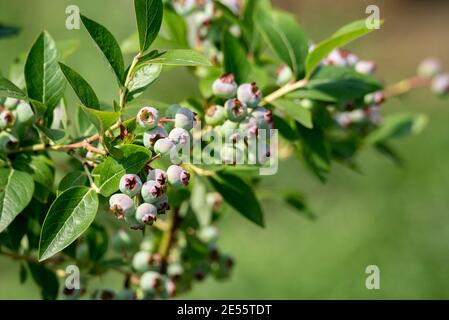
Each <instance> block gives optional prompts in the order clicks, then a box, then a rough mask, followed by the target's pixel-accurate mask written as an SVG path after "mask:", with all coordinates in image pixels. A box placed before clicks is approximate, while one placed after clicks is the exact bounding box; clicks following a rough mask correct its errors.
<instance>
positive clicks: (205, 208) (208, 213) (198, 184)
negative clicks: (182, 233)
mask: <svg viewBox="0 0 449 320" xmlns="http://www.w3.org/2000/svg"><path fill="white" fill-rule="evenodd" d="M190 205H191V206H192V210H193V212H195V215H196V218H197V220H198V222H199V224H200V225H201V226H203V227H204V226H208V225H210V223H211V221H212V206H211V205H210V204H209V203H208V201H207V185H206V181H205V180H204V178H201V177H199V176H198V177H196V179H195V184H194V185H193V188H192V195H191V196H190Z"/></svg>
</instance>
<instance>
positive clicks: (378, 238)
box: [0, 0, 449, 299]
mask: <svg viewBox="0 0 449 320" xmlns="http://www.w3.org/2000/svg"><path fill="white" fill-rule="evenodd" d="M275 3H277V5H279V6H280V7H282V8H285V9H288V10H289V11H291V12H293V13H295V14H296V15H297V17H298V20H299V21H300V22H301V24H302V25H303V27H304V29H305V30H306V31H307V32H308V33H309V34H310V35H311V36H312V37H313V38H314V39H315V40H321V39H323V38H325V37H326V36H328V35H330V34H331V33H332V32H333V31H335V30H336V28H338V27H339V26H341V25H343V24H345V23H347V22H349V21H351V20H354V19H358V18H362V17H364V16H365V8H366V6H367V5H369V4H377V5H378V6H379V7H380V12H381V17H382V18H384V19H386V23H385V26H384V27H383V28H382V29H381V30H380V31H379V32H376V33H374V34H373V35H370V36H368V37H366V38H364V39H361V40H359V41H358V42H356V43H354V44H352V45H351V46H349V49H351V50H353V51H355V53H357V54H358V55H360V56H361V57H363V58H365V59H373V60H376V61H377V62H378V64H379V72H378V74H379V76H380V77H381V78H382V79H384V80H385V81H386V82H388V83H392V82H395V81H397V80H400V79H402V78H404V77H407V76H410V75H413V74H414V72H415V69H416V65H417V64H418V63H419V62H420V60H421V59H422V58H424V57H426V56H429V55H430V56H436V57H440V58H441V59H442V60H443V63H444V66H445V67H446V69H449V42H448V41H447V30H449V3H448V2H447V1H410V0H408V1H407V0H395V1H391V0H390V1H387V0H384V1H361V0H344V1H343V0H340V1H338V2H337V1H331V0H277V1H275ZM69 4H76V5H78V6H79V7H80V8H81V11H82V12H84V13H85V14H86V15H88V16H90V17H93V18H95V19H96V20H98V21H99V22H100V23H103V24H105V25H106V26H107V27H108V28H109V29H110V30H111V31H112V32H113V33H114V35H115V36H116V37H117V38H118V39H120V40H123V39H124V38H125V37H126V36H128V35H129V34H130V33H131V32H133V31H134V29H135V22H134V13H133V5H132V1H131V0H114V1H112V0H109V1H106V0H99V1H88V0H60V1H54V0H45V1H44V0H39V1H32V0H28V1H26V0H16V1H9V0H0V21H1V22H3V23H7V24H13V25H17V26H20V27H22V28H23V31H22V33H21V34H20V36H19V37H16V38H12V39H10V40H2V41H0V68H1V69H2V70H3V71H6V70H7V67H8V65H9V63H11V62H12V60H13V59H14V57H16V56H17V55H19V54H20V53H22V52H24V51H27V50H28V49H29V48H30V46H31V44H32V43H33V42H34V40H35V38H36V37H37V35H38V34H39V32H40V31H41V30H42V29H47V30H48V31H49V32H50V33H51V34H52V35H53V36H54V37H55V38H56V39H57V40H61V39H68V38H79V39H80V40H81V48H80V49H79V50H78V51H77V52H76V54H74V55H73V56H71V57H70V58H69V60H68V61H67V62H68V64H69V65H71V66H73V67H75V69H77V70H78V71H79V72H80V73H81V74H82V75H84V76H85V77H86V78H87V80H88V81H89V82H90V83H91V84H92V85H93V87H94V88H95V89H96V90H97V91H98V94H99V96H100V97H101V98H102V100H105V101H108V100H109V101H110V99H112V98H113V97H114V96H115V95H116V92H115V88H114V85H115V83H114V79H113V76H112V73H110V72H109V71H108V70H107V67H106V65H105V64H104V63H103V62H102V60H101V57H100V55H99V54H98V53H97V52H96V49H95V48H94V46H93V43H92V41H90V40H89V39H88V35H87V33H86V32H85V30H82V29H81V30H75V31H68V30H66V29H65V18H66V15H65V8H66V6H67V5H69ZM175 77H176V78H175ZM174 84H175V85H174ZM196 90H197V89H196V83H195V80H194V79H192V78H191V77H190V76H189V75H188V74H187V73H186V72H183V71H179V70H178V71H170V72H168V73H164V75H163V76H162V77H161V78H160V79H159V80H158V82H157V83H156V84H155V85H154V86H152V87H151V89H150V90H149V91H148V92H147V93H146V96H147V97H151V98H155V99H161V100H162V99H164V101H167V102H173V103H174V102H179V101H180V100H182V98H183V97H185V96H187V95H189V96H191V95H192V94H193V93H195V92H196ZM68 91H70V90H68ZM448 104H449V103H448V100H439V99H437V98H434V97H433V96H432V95H431V94H430V93H429V92H428V91H426V90H422V91H418V92H416V93H413V94H410V95H408V96H407V97H404V98H401V99H394V100H391V101H389V102H388V103H386V104H385V105H384V106H383V108H384V110H383V112H384V113H385V114H387V113H392V112H398V111H413V112H425V113H427V114H428V115H429V117H430V125H429V127H428V128H427V129H426V130H425V132H424V133H423V134H421V135H420V136H418V137H413V138H409V139H406V140H402V141H398V142H396V143H395V145H396V146H397V147H398V150H399V151H400V152H401V154H402V156H403V158H404V159H405V160H406V162H405V165H404V167H402V168H398V167H396V166H395V165H393V164H392V163H390V162H389V161H388V160H385V159H384V158H381V157H380V156H379V155H377V154H376V153H374V152H372V151H365V152H364V153H363V154H362V155H361V157H360V159H359V163H360V167H361V168H362V173H361V174H358V173H355V172H353V171H350V170H348V169H347V168H344V167H342V166H339V165H334V168H333V173H332V174H331V176H330V178H329V182H328V183H327V184H325V185H323V184H321V183H320V182H319V181H317V179H315V177H313V176H311V174H310V173H309V172H308V171H307V170H306V169H305V168H304V166H303V165H302V164H301V163H298V162H297V161H295V160H291V161H288V162H285V163H282V164H281V165H280V170H279V173H278V175H276V176H273V177H269V178H267V179H266V180H265V181H264V183H263V189H264V190H266V191H268V192H276V190H280V189H284V188H285V187H289V186H293V187H294V188H296V189H297V190H298V191H300V192H303V193H304V194H305V195H306V196H307V198H308V200H309V202H310V206H311V207H312V209H313V210H314V212H316V214H317V215H318V219H316V220H315V221H310V220H308V219H306V218H305V217H303V216H301V215H298V214H297V213H296V212H294V211H292V210H290V209H289V208H286V207H284V206H282V205H280V204H279V203H277V202H264V208H265V214H266V220H267V223H266V224H267V227H266V229H264V230H262V229H259V228H258V227H256V226H254V225H253V224H251V223H248V222H247V221H246V220H244V219H242V218H241V217H240V216H239V215H238V214H235V213H229V214H227V215H226V216H225V217H224V219H223V220H222V223H221V240H220V241H221V247H222V248H223V249H224V250H225V251H227V252H229V253H231V254H232V255H233V256H234V257H235V259H236V267H235V270H234V274H233V276H232V278H231V279H230V280H229V281H226V282H222V283H220V282H215V281H214V280H212V279H210V280H207V281H206V282H204V283H200V284H198V285H196V286H195V288H194V290H193V292H192V293H190V294H188V295H185V296H182V297H184V298H198V299H203V298H204V299H205V298H207V299H219V298H236V299H240V298H259V299H270V298H273V299H282V298H284V299H318V298H322V299H365V298H367V299H380V298H387V299H390V298H400V299H405V298H411V299H415V298H424V299H430V298H437V299H442V298H449V272H448V271H449V196H448V195H449V188H448V186H449V130H448V124H449V105H448ZM371 264H375V265H378V266H379V268H380V271H381V289H380V290H367V289H366V288H365V278H366V276H367V275H366V274H365V268H366V266H368V265H371ZM117 283H118V281H117V279H116V278H115V277H113V276H111V277H105V278H104V279H101V280H100V286H102V287H115V286H116V285H117ZM0 298H3V299H5V298H8V299H11V298H13V299H38V298H39V292H38V289H37V287H36V286H35V285H34V284H33V283H32V281H28V282H27V283H26V284H25V285H23V286H22V285H20V284H19V276H18V264H17V263H15V262H12V261H9V260H6V259H4V258H0Z"/></svg>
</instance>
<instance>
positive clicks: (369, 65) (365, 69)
mask: <svg viewBox="0 0 449 320" xmlns="http://www.w3.org/2000/svg"><path fill="white" fill-rule="evenodd" d="M376 67H377V66H376V63H375V62H374V61H365V60H361V61H359V62H357V63H356V64H355V71H357V72H358V73H361V74H373V73H374V72H375V71H376Z"/></svg>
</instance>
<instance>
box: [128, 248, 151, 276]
mask: <svg viewBox="0 0 449 320" xmlns="http://www.w3.org/2000/svg"><path fill="white" fill-rule="evenodd" d="M150 261H151V254H149V253H148V252H146V251H138V252H137V253H136V254H135V255H134V256H133V261H132V266H133V268H134V270H136V271H137V272H146V271H148V270H150Z"/></svg>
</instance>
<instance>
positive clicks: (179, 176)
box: [167, 165, 190, 187]
mask: <svg viewBox="0 0 449 320" xmlns="http://www.w3.org/2000/svg"><path fill="white" fill-rule="evenodd" d="M167 177H168V182H169V183H170V185H172V186H173V187H185V186H187V185H188V184H189V180H190V174H189V173H188V172H187V171H186V170H184V169H183V168H181V167H180V166H176V165H172V166H170V167H169V168H168V169H167Z"/></svg>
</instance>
